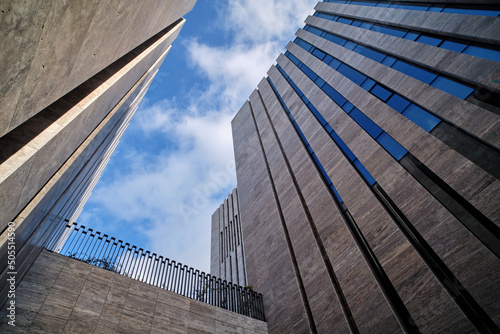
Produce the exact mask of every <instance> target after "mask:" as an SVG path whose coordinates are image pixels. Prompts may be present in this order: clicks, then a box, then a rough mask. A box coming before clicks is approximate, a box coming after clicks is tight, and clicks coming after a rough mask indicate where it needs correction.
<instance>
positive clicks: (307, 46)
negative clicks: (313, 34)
mask: <svg viewBox="0 0 500 334" xmlns="http://www.w3.org/2000/svg"><path fill="white" fill-rule="evenodd" d="M295 44H297V45H298V46H300V47H301V48H303V49H304V50H306V51H309V50H311V48H312V47H313V46H312V45H311V44H309V43H307V42H306V41H304V40H301V39H300V38H296V39H295Z"/></svg>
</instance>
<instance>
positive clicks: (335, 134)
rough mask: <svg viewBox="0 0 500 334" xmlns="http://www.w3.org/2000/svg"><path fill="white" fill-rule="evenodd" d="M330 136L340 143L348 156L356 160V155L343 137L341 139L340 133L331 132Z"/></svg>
mask: <svg viewBox="0 0 500 334" xmlns="http://www.w3.org/2000/svg"><path fill="white" fill-rule="evenodd" d="M330 136H332V138H333V140H335V142H336V143H337V145H339V147H340V149H341V150H342V151H343V152H344V153H345V154H346V155H347V158H348V159H349V160H351V161H354V160H356V156H355V155H354V153H352V151H351V150H350V149H349V147H347V145H346V144H345V143H344V141H343V140H342V139H340V137H339V135H338V134H337V133H336V132H332V133H330Z"/></svg>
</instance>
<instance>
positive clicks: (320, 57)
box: [312, 48, 326, 60]
mask: <svg viewBox="0 0 500 334" xmlns="http://www.w3.org/2000/svg"><path fill="white" fill-rule="evenodd" d="M312 54H313V55H315V56H316V57H318V58H319V59H321V60H323V58H325V56H326V53H324V52H323V51H321V50H318V49H316V48H315V49H314V51H313V52H312Z"/></svg>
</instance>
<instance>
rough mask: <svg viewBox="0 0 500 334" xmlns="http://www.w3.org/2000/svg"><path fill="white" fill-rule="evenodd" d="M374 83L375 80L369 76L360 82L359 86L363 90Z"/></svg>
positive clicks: (369, 87)
mask: <svg viewBox="0 0 500 334" xmlns="http://www.w3.org/2000/svg"><path fill="white" fill-rule="evenodd" d="M374 85H375V81H373V80H372V79H370V78H366V80H365V82H363V83H362V84H361V87H362V88H364V89H365V90H367V91H369V90H370V89H372V87H373V86H374Z"/></svg>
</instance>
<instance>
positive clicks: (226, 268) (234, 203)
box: [210, 189, 247, 286]
mask: <svg viewBox="0 0 500 334" xmlns="http://www.w3.org/2000/svg"><path fill="white" fill-rule="evenodd" d="M211 236H212V239H211V252H210V274H211V275H213V276H216V277H219V278H221V279H223V280H226V281H228V282H232V283H234V284H238V285H241V286H246V285H247V275H246V271H245V270H246V268H245V254H244V247H243V237H242V235H241V220H240V207H239V204H238V189H233V191H232V192H231V194H229V196H228V197H227V199H226V200H224V203H222V204H221V205H220V207H219V208H218V209H217V210H215V212H214V213H213V215H212V232H211Z"/></svg>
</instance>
